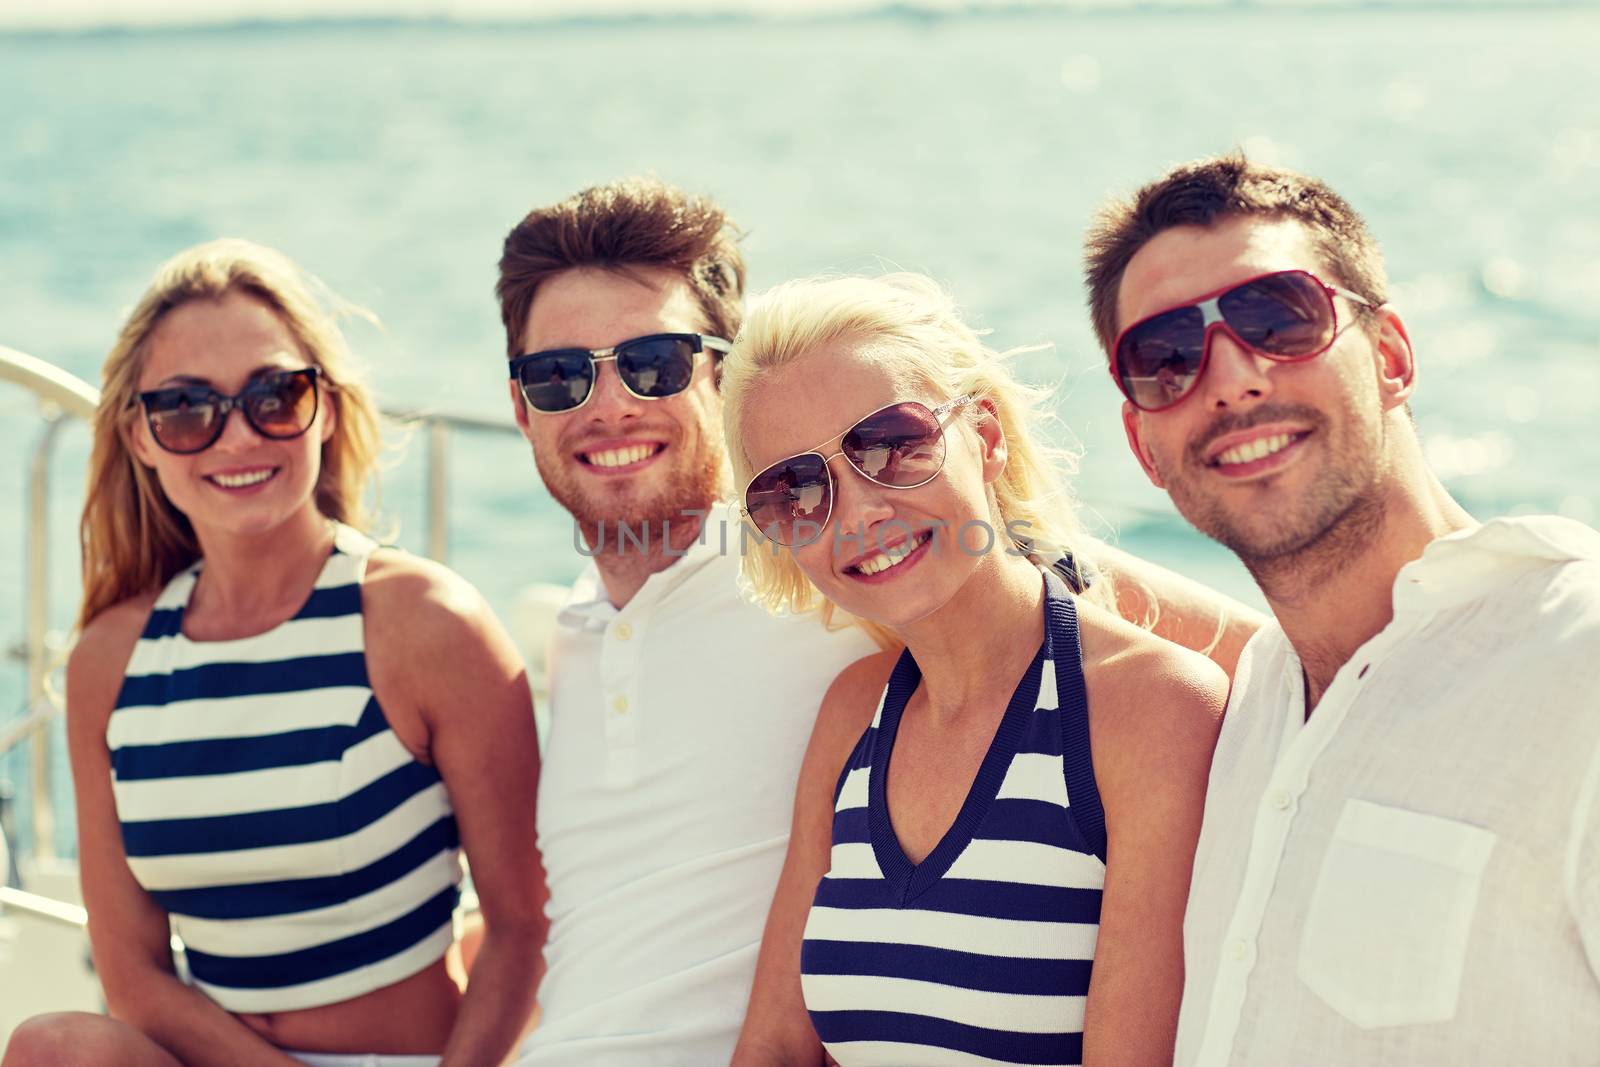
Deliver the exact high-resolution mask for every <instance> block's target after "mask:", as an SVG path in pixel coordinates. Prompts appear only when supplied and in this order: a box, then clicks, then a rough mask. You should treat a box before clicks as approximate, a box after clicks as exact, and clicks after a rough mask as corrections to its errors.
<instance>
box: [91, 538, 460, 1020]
mask: <svg viewBox="0 0 1600 1067" xmlns="http://www.w3.org/2000/svg"><path fill="white" fill-rule="evenodd" d="M376 547H377V546H376V544H375V543H374V542H372V541H371V540H369V539H368V538H367V537H365V536H364V535H362V534H360V533H358V532H357V531H355V530H353V529H351V528H349V527H346V526H340V527H338V529H337V531H336V533H335V536H334V547H333V552H332V553H331V554H330V556H329V558H328V562H327V563H326V564H325V565H324V567H323V569H322V573H321V574H320V575H318V577H317V582H316V586H315V587H314V588H313V590H312V592H311V596H310V598H309V599H307V600H306V602H305V604H304V606H302V607H301V608H300V610H299V612H298V613H296V615H295V616H294V618H292V619H290V620H289V621H287V622H285V623H283V624H282V625H281V626H278V627H276V628H274V629H272V630H269V631H268V632H266V633H264V634H258V635H256V636H254V637H246V638H241V639H239V640H235V641H208V642H195V641H190V640H189V639H188V638H186V637H184V635H183V614H184V609H185V608H186V606H187V605H188V603H189V596H190V594H191V593H192V592H193V590H194V586H195V581H196V579H197V578H198V576H199V573H200V568H201V566H202V564H200V563H197V564H195V566H193V567H191V568H190V569H188V570H186V571H184V572H182V573H180V574H178V575H177V576H176V577H174V578H173V579H172V581H171V582H170V583H168V585H167V587H166V588H165V589H164V590H163V591H162V593H161V595H160V597H159V598H158V599H157V600H156V602H155V606H154V608H153V609H152V610H151V612H150V619H149V621H148V622H147V623H146V625H145V628H144V632H143V634H142V635H141V636H140V638H139V642H138V644H137V645H135V646H134V650H133V656H132V659H131V660H130V661H129V663H128V670H127V675H126V677H125V678H124V679H123V683H122V689H121V692H120V693H119V694H118V697H117V705H116V709H115V710H114V711H113V712H112V714H111V720H110V723H109V725H108V726H107V729H106V743H107V746H108V747H109V748H110V750H111V774H112V791H113V794H114V796H115V799H116V806H117V816H118V819H119V820H120V822H121V824H122V843H123V847H124V849H125V850H126V852H127V856H128V866H129V868H131V869H132V871H133V875H134V877H135V878H136V879H137V880H138V882H139V884H140V885H141V886H143V887H144V888H145V890H146V891H147V892H148V893H149V894H150V895H151V897H152V898H154V900H155V902H156V903H157V904H158V905H160V906H161V907H162V908H164V909H165V910H166V911H167V912H168V914H169V915H170V916H171V918H172V923H173V928H174V931H175V932H176V933H177V935H178V936H179V938H180V939H182V941H183V943H184V946H185V948H186V950H187V957H188V964H189V971H190V975H191V978H192V980H193V981H194V984H195V985H196V986H198V987H199V988H200V989H201V990H202V991H204V992H205V993H206V994H207V995H208V996H210V997H211V999H212V1000H214V1001H216V1002H217V1003H218V1004H220V1005H221V1006H222V1007H223V1008H226V1009H227V1010H229V1011H235V1012H275V1011H292V1010H296V1009H300V1008H311V1007H316V1006H319V1005H323V1004H332V1003H335V1002H338V1001H341V1000H348V999H350V998H352V997H356V996H360V995H362V994H364V993H370V992H373V991H374V990H377V989H381V988H383V987H385V986H388V985H392V984H393V983H395V982H398V981H400V980H401V979H404V978H408V977H410V976H411V975H413V974H416V973H417V972H419V971H421V970H423V969H424V968H426V967H427V966H429V965H430V964H432V963H433V962H434V961H436V960H438V959H439V958H440V957H441V956H442V955H443V954H444V952H445V950H446V949H447V948H449V946H450V942H451V938H452V923H451V919H452V915H453V913H454V911H455V906H456V902H457V899H458V897H459V883H460V880H461V864H460V859H459V841H458V836H457V831H456V822H455V816H454V814H453V813H452V811H451V808H450V801H449V798H448V796H447V795H446V793H445V787H444V783H443V781H441V780H440V778H439V774H438V772H437V771H435V770H434V769H433V768H431V767H428V766H425V765H424V764H421V763H418V762H417V761H416V760H414V759H413V758H412V757H411V754H410V753H409V752H408V751H407V750H406V748H405V746H404V745H402V744H401V743H400V739H399V738H398V737H396V736H395V734H394V732H393V731H392V730H390V729H389V724H388V721H387V720H386V719H385V718H384V714H383V709H382V708H380V707H379V706H378V701H377V699H376V698H375V697H374V696H373V694H372V688H371V686H370V684H369V682H368V680H367V662H366V652H365V639H364V633H363V629H362V615H361V580H362V577H363V575H364V574H365V572H366V565H367V558H368V556H369V555H370V554H371V553H372V551H373V550H374V549H375V548H376Z"/></svg>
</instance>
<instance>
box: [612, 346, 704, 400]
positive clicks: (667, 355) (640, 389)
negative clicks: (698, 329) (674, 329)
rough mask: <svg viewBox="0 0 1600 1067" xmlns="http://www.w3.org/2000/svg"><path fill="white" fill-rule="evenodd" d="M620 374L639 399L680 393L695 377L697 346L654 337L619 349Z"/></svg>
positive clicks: (618, 366)
mask: <svg viewBox="0 0 1600 1067" xmlns="http://www.w3.org/2000/svg"><path fill="white" fill-rule="evenodd" d="M617 373H618V374H620V375H621V376H622V380H623V382H625V383H626V384H627V386H628V388H629V389H632V390H633V391H634V392H635V393H636V394H638V395H639V396H647V397H651V398H656V397H663V396H671V395H672V394H674V393H681V392H683V391H684V390H685V389H687V388H688V387H689V379H691V378H693V377H694V345H693V344H692V343H691V342H689V341H685V340H683V339H681V338H673V337H652V338H650V339H649V340H645V341H634V342H631V343H629V344H624V345H620V346H618V348H617Z"/></svg>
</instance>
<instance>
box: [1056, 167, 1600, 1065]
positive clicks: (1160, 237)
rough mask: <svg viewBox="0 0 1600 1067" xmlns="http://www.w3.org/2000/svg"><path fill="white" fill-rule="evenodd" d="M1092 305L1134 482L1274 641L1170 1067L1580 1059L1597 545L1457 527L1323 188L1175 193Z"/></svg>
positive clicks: (1599, 636)
mask: <svg viewBox="0 0 1600 1067" xmlns="http://www.w3.org/2000/svg"><path fill="white" fill-rule="evenodd" d="M1087 275H1088V286H1089V301H1090V305H1091V310H1092V313H1093V316H1094V322H1095V327H1096V330H1097V332H1098V334H1099V337H1100V340H1101V343H1102V344H1103V345H1104V346H1105V348H1106V351H1107V353H1108V354H1109V356H1110V359H1111V363H1112V369H1113V372H1114V374H1115V376H1116V378H1117V380H1118V382H1119V384H1120V386H1121V387H1122V390H1123V393H1124V395H1125V397H1126V401H1125V403H1124V405H1123V421H1124V424H1125V426H1126V429H1127V434H1128V440H1129V443H1130V444H1131V445H1132V448H1133V451H1134V454H1135V455H1136V456H1137V457H1138V459H1139V462H1140V463H1141V464H1142V465H1143V467H1144V469H1145V472H1146V474H1147V475H1148V476H1149V478H1150V480H1151V481H1152V482H1154V483H1155V484H1156V485H1157V486H1159V487H1162V488H1165V489H1166V490H1167V491H1168V493H1169V494H1170V495H1171V497H1172V500H1173V503H1174V504H1176V505H1177V507H1178V510H1179V511H1180V512H1182V513H1183V515H1184V517H1185V518H1187V519H1188V520H1189V521H1190V522H1191V523H1193V524H1194V525H1195V526H1196V527H1197V528H1198V529H1200V530H1201V531H1202V532H1203V533H1205V534H1207V535H1208V536H1210V537H1213V538H1215V539H1216V540H1218V541H1220V542H1222V543H1223V544H1225V545H1227V546H1228V547H1229V548H1231V549H1232V550H1233V551H1234V552H1235V553H1236V554H1237V555H1238V556H1239V558H1240V559H1241V560H1242V561H1243V562H1244V563H1245V565H1246V566H1247V567H1248V568H1249V569H1250V571H1251V573H1252V574H1253V575H1254V577H1255V579H1256V581H1257V582H1258V584H1259V585H1260V587H1261V590H1262V592H1263V593H1264V594H1265V595H1266V598H1267V601H1268V603H1269V604H1270V605H1271V606H1272V609H1273V611H1274V613H1275V615H1276V617H1277V621H1276V625H1269V626H1268V627H1266V628H1264V629H1263V630H1261V632H1260V633H1259V634H1257V636H1256V637H1255V638H1254V639H1253V640H1252V641H1251V642H1250V644H1249V646H1248V647H1247V648H1246V650H1245V653H1244V656H1243V658H1242V659H1241V660H1240V662H1239V665H1238V671H1237V674H1236V676H1235V682H1234V687H1233V692H1232V695H1231V698H1230V700H1229V704H1228V712H1227V717H1226V719H1225V721H1224V724H1223V729H1222V734H1221V737H1220V739H1219V740H1218V743H1217V750H1216V754H1215V759H1214V762H1213V764H1212V774H1211V780H1210V791H1209V793H1208V796H1207V800H1206V811H1205V823H1204V829H1203V831H1202V834H1201V838H1200V843H1199V846H1198V850H1197V853H1196V857H1195V867H1194V878H1193V882H1192V885H1191V892H1190V898H1189V907H1188V912H1187V916H1186V920H1185V934H1184V940H1185V953H1184V955H1185V965H1186V968H1187V987H1186V990H1185V994H1184V1001H1183V1009H1182V1014H1181V1017H1180V1020H1179V1032H1178V1051H1177V1062H1178V1063H1179V1064H1180V1065H1183V1067H1189V1065H1197V1064H1198V1065H1206V1067H1211V1065H1221V1064H1229V1063H1232V1064H1274V1065H1277V1064H1286V1063H1293V1064H1296V1065H1310V1067H1316V1065H1321V1064H1329V1065H1331V1064H1352V1063H1428V1064H1435V1063H1437V1064H1446V1063H1448V1064H1452V1065H1459V1064H1469V1063H1484V1064H1489V1063H1495V1064H1501V1063H1538V1064H1545V1065H1551V1064H1577V1063H1593V1062H1594V1057H1595V1055H1596V1050H1597V1049H1600V811H1597V809H1600V714H1597V710H1600V709H1597V707H1596V697H1595V693H1596V692H1597V691H1600V535H1597V534H1596V533H1595V531H1593V530H1591V529H1589V528H1588V527H1585V526H1582V525H1580V524H1578V523H1575V522H1571V521H1569V520H1565V519H1559V518H1552V517H1539V518H1520V519H1495V520H1492V521H1489V522H1485V523H1482V524H1479V523H1477V522H1476V521H1475V520H1474V519H1473V518H1472V517H1471V516H1469V515H1468V514H1467V513H1466V512H1465V511H1464V510H1463V509H1462V508H1461V507H1460V506H1458V505H1457V504H1456V502H1455V501H1454V500H1452V499H1451V497H1450V495H1449V494H1448V493H1447V492H1446V491H1445V489H1444V487H1443V486H1442V485H1441V484H1440V482H1439V480H1438V479H1437V478H1436V477H1435V476H1434V475H1433V473H1432V472H1431V471H1430V470H1429V469H1428V467H1427V465H1426V463H1425V462H1424V460H1423V455H1422V449H1421V447H1420V444H1419V442H1418V438H1417V432H1416V429H1415V426H1414V424H1413V422H1412V419H1411V414H1410V410H1409V408H1408V400H1409V399H1410V397H1411V394H1412V392H1413V389H1414V387H1415V384H1416V364H1415V361H1414V358H1413V352H1412V346H1411V341H1410V339H1409V337H1408V335H1407V332H1406V326H1405V323H1404V321H1403V320H1402V319H1401V317H1400V315H1399V314H1398V312H1396V311H1395V310H1394V309H1393V308H1392V307H1390V306H1389V305H1388V304H1386V303H1385V300H1386V297H1385V284H1386V283H1385V279H1384V270H1383V263H1382V259H1381V257H1380V255H1379V252H1378V249H1377V247H1376V244H1375V243H1374V242H1373V240H1372V238H1371V236H1370V235H1369V234H1368V232H1367V230H1366V227H1365V225H1364V223H1363V222H1362V220H1361V219H1360V217H1359V216H1358V215H1357V214H1356V213H1355V211H1354V210H1353V209H1352V208H1351V207H1350V205H1349V204H1348V203H1346V202H1345V201H1344V200H1343V199H1341V198H1340V197H1339V196H1338V195H1337V194H1335V193H1334V192H1333V191H1332V190H1331V189H1329V188H1328V187H1327V186H1326V185H1324V184H1323V183H1321V182H1319V181H1316V180H1313V179H1310V178H1306V177H1303V176H1301V175H1297V174H1293V173H1290V172H1287V171H1281V170H1274V169H1269V168H1265V167H1261V166H1258V165H1254V164H1251V163H1249V162H1247V161H1245V160H1244V159H1242V158H1239V157H1227V158H1221V159H1212V160H1205V161H1201V162H1198V163H1193V164H1188V165H1185V166H1182V167H1179V168H1177V169H1175V170H1173V171H1172V172H1170V173H1168V174H1167V175H1166V176H1164V177H1163V178H1161V179H1159V180H1157V181H1155V182H1153V183H1151V184H1150V185H1147V186H1146V187H1144V188H1143V189H1141V190H1140V191H1139V192H1138V193H1137V194H1136V195H1135V197H1133V198H1132V199H1131V200H1128V201H1125V202H1118V203H1113V204H1112V205H1110V206H1108V207H1107V208H1106V209H1105V210H1104V211H1103V212H1102V214H1101V216H1100V217H1099V219H1098V220H1097V223H1096V225H1095V227H1094V229H1093V230H1092V231H1091V233H1090V235H1089V239H1088V267H1087Z"/></svg>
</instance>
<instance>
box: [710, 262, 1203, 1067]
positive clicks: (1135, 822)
mask: <svg viewBox="0 0 1600 1067" xmlns="http://www.w3.org/2000/svg"><path fill="white" fill-rule="evenodd" d="M723 395H724V404H725V418H726V423H725V425H726V429H727V436H728V443H729V452H730V454H731V457H732V460H733V465H734V468H735V473H736V475H737V477H738V483H737V484H740V485H743V486H746V491H745V494H744V499H743V504H744V506H745V514H746V516H747V519H748V521H749V522H750V523H751V524H752V525H753V526H755V527H757V528H758V529H760V530H762V531H764V533H765V534H766V535H767V536H768V538H769V540H772V541H774V542H776V544H775V545H773V546H771V547H772V549H773V550H772V551H768V547H769V546H765V545H763V546H762V547H761V548H760V549H757V550H753V551H751V552H750V553H748V554H747V555H746V557H745V571H746V575H747V577H749V578H750V579H751V581H752V583H753V585H754V587H755V590H756V592H757V593H758V594H759V595H760V596H762V597H763V598H764V600H765V601H766V602H767V603H768V604H769V605H770V606H773V607H775V608H785V609H790V610H805V609H808V608H810V607H812V606H814V605H815V604H816V603H817V602H818V601H819V600H822V599H825V600H826V601H827V602H828V603H829V604H831V605H832V606H834V607H837V608H839V609H841V610H843V611H844V612H847V613H849V614H850V615H852V616H855V617H856V618H858V619H861V620H864V621H865V622H866V623H868V624H870V625H872V626H874V627H877V628H879V629H880V630H881V631H882V632H884V633H886V634H887V635H888V636H889V637H891V638H893V639H894V640H895V641H897V642H898V643H899V644H901V645H903V646H904V651H902V652H898V653H896V652H886V653H883V654H880V655H878V656H874V657H870V658H868V659H865V660H862V661H860V662H859V663H857V664H855V665H854V666H852V667H850V668H848V669H847V670H846V671H845V672H844V673H843V674H841V675H840V676H839V678H838V679H837V680H836V681H835V682H834V684H833V686H832V688H831V689H830V690H829V692H828V694H827V697H826V698H825V700H824V703H823V706H822V709H821V711H820V714H819V717H818V721H817V726H816V729H815V732H814V734H813V736H812V740H811V744H810V748H809V751H808V753H807V755H806V759H805V763H804V766H803V768H802V771H801V777H800V782H799V787H798V793H797V796H796V800H795V821H794V829H793V834H792V836H791V838H790V845H789V852H788V857H787V860H786V864H785V867H784V871H783V876H782V880H781V882H780V884H779V888H778V891H777V894H776V896H775V898H774V900H773V904H772V911H771V915H770V917H769V920H768V924H767V929H766V936H765V939H764V941H763V944H762V950H761V959H760V964H759V967H758V970H757V976H756V982H755V988H754V990H753V992H752V995H751V999H750V1005H749V1013H748V1016H747V1019H746V1023H745V1027H744V1031H743V1033H742V1035H741V1039H740V1043H739V1047H738V1051H737V1053H736V1055H735V1057H734V1062H735V1063H736V1064H740V1065H757V1064H760V1065H772V1064H818V1063H821V1062H823V1059H824V1056H825V1055H826V1056H829V1057H831V1058H832V1060H833V1061H836V1062H837V1063H838V1064H840V1065H843V1067H854V1065H857V1064H889V1063H926V1064H934V1063H944V1062H968V1058H967V1057H984V1062H992V1063H1051V1064H1076V1063H1081V1062H1089V1063H1095V1064H1106V1063H1138V1064H1155V1063H1169V1062H1170V1061H1171V1057H1172V1045H1173V1035H1174V1029H1175V1025H1176V1020H1177V1012H1178V1003H1179V997H1180V993H1181V988H1182V983H1183V971H1182V945H1181V936H1180V935H1181V926H1182V918H1183V909H1184V902H1185V897H1186V894H1187V889H1188V884H1189V873H1190V865H1191V861H1192V857H1193V852H1194V845H1195V840H1196V837H1197V835H1198V832H1199V829H1200V818H1201V812H1202V807H1203V800H1204V791H1205V784H1206V778H1207V773H1208V768H1209V764H1210V758H1211V750H1212V745H1213V743H1214V740H1215V736H1216V732H1217V727H1218V724H1219V721H1220V718H1221V714H1222V710H1223V706H1224V703H1225V701H1226V696H1227V688H1228V682H1227V678H1226V676H1225V675H1224V674H1223V672H1222V671H1221V670H1220V669H1219V668H1217V667H1216V666H1215V665H1213V664H1212V663H1211V662H1209V661H1208V660H1206V659H1205V658H1204V657H1202V656H1200V655H1199V654H1197V653H1194V652H1190V651H1188V650H1185V649H1182V648H1180V647H1178V646H1176V645H1173V644H1169V643H1168V642H1166V641H1163V640H1161V639H1158V638H1156V637H1154V636H1153V635H1151V634H1150V633H1148V632H1146V631H1144V630H1141V629H1139V628H1137V627H1135V626H1132V625H1130V624H1128V623H1126V622H1124V621H1123V620H1122V619H1121V618H1120V617H1118V615H1117V614H1116V612H1115V610H1114V608H1113V605H1112V598H1111V592H1110V590H1109V589H1108V588H1107V583H1106V582H1104V581H1101V582H1097V583H1095V584H1092V585H1090V586H1089V588H1088V589H1087V590H1083V589H1074V588H1069V587H1068V584H1067V582H1066V581H1063V580H1062V578H1061V577H1059V576H1058V574H1057V572H1056V570H1055V569H1053V568H1051V567H1050V566H1049V564H1050V563H1051V562H1052V561H1053V560H1054V559H1055V558H1056V557H1058V556H1061V555H1062V554H1063V553H1064V552H1070V550H1071V549H1072V548H1073V546H1074V545H1078V544H1081V542H1082V535H1081V533H1080V531H1079V528H1078V525H1077V523H1076V521H1075V520H1074V517H1073V513H1072V506H1071V502H1070V498H1069V497H1068V495H1067V492H1066V489H1065V487H1064V486H1063V485H1062V484H1061V483H1060V482H1059V480H1058V476H1057V475H1056V473H1055V471H1056V461H1057V458H1058V457H1056V456H1053V455H1052V454H1051V453H1050V451H1049V450H1047V449H1046V448H1044V447H1043V445H1042V444H1041V443H1040V442H1039V441H1037V440H1036V439H1035V437H1034V434H1033V431H1032V422H1033V419H1034V413H1033V407H1034V404H1035V402H1036V401H1037V400H1038V399H1040V397H1039V396H1038V395H1037V394H1034V393H1032V392H1030V391H1029V390H1027V389H1025V388H1024V387H1023V386H1022V385H1021V384H1020V383H1018V382H1017V381H1016V380H1014V379H1013V378H1012V377H1011V375H1010V373H1009V371H1008V370H1007V368H1006V365H1005V363H1004V361H1003V360H1002V359H1001V358H1000V357H999V355H998V354H997V353H995V352H992V351H990V350H989V349H987V348H985V347H984V346H983V344H982V343H981V342H980V341H979V339H978V338H977V336H976V335H975V334H974V333H973V331H972V330H971V329H970V328H968V327H967V326H966V325H965V324H963V323H962V322H961V320H960V318H959V317H958V315H957V313H956V310H955V308H954V306H953V305H952V303H951V301H950V300H949V298H948V297H947V296H946V295H945V294H944V293H942V292H941V291H940V290H939V288H938V287H937V286H936V285H934V284H933V283H932V282H930V281H928V280H927V279H924V278H920V277H916V276H907V275H900V276H890V277H886V278H882V279H877V280H871V279H861V278H845V279H835V280H825V281H801V282H791V283H788V284H786V285H783V286H779V287H778V288H777V289H775V290H773V291H772V292H770V293H768V294H767V295H766V296H765V297H764V298H763V299H761V300H759V301H758V302H757V303H756V305H755V306H754V307H753V309H752V311H751V313H750V315H749V318H748V319H747V320H746V323H745V326H744V328H743V330H742V332H741V333H740V336H739V339H738V340H737V342H736V343H735V345H734V349H733V351H732V353H731V354H730V355H729V357H728V359H727V361H726V363H725V364H724V369H723ZM1019 547H1026V548H1028V549H1029V550H1030V554H1024V553H1023V552H1022V551H1019ZM752 697H753V698H754V699H757V700H758V699H759V694H752ZM891 768H892V771H891Z"/></svg>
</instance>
